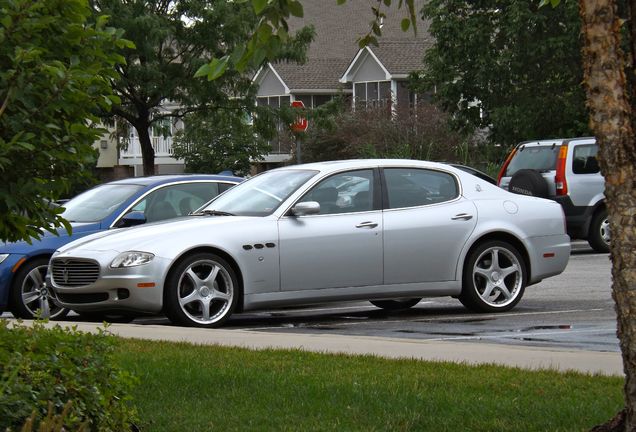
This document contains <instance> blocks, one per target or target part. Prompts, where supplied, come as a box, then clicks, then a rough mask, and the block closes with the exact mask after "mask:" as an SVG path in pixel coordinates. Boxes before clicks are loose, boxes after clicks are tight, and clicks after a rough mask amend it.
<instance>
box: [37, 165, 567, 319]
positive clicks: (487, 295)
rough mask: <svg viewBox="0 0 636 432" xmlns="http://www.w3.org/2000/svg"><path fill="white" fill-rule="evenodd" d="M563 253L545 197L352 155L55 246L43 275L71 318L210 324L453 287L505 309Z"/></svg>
mask: <svg viewBox="0 0 636 432" xmlns="http://www.w3.org/2000/svg"><path fill="white" fill-rule="evenodd" d="M569 254H570V239H569V237H568V236H567V235H566V233H565V224H564V217H563V211H562V210H561V207H560V206H559V204H558V203H556V202H554V201H549V200H545V199H542V198H535V197H528V196H523V195H516V194H512V193H509V192H506V191H504V190H502V189H500V188H498V187H496V186H494V185H492V184H490V183H489V182H487V181H484V180H483V179H481V178H479V177H476V176H474V175H472V174H470V173H467V172H465V171H463V170H460V169H457V168H455V167H452V166H450V165H446V164H440V163H433V162H422V161H408V160H355V161H338V162H324V163H315V164H307V165H297V166H291V167H287V168H280V169H276V170H272V171H267V172H265V173H263V174H260V175H258V176H255V177H253V178H251V179H250V180H247V181H245V182H243V183H241V184H239V185H238V186H235V187H234V188H232V189H230V190H228V191H227V192H225V193H224V194H222V195H220V196H219V197H217V198H215V199H214V200H213V201H211V202H209V203H207V204H206V205H204V206H203V207H201V208H200V209H198V210H196V211H195V212H193V213H191V214H190V215H189V216H186V217H182V218H179V219H175V220H172V221H169V222H159V223H154V224H150V225H145V226H142V227H138V228H135V229H119V230H110V231H107V232H103V233H99V234H95V235H92V236H89V237H85V238H82V239H80V240H77V241H75V242H73V243H70V244H68V245H66V246H63V247H61V248H60V249H59V250H57V251H56V252H55V254H54V255H53V257H52V259H51V262H50V266H49V274H50V277H51V285H52V288H53V290H54V293H55V295H56V296H57V299H58V300H59V302H60V304H61V305H62V306H64V307H67V308H70V309H73V310H75V311H78V312H80V313H87V314H88V313H121V314H128V315H141V314H156V313H165V314H166V315H167V316H168V317H169V318H170V320H171V321H172V322H174V323H176V324H181V325H190V326H201V327H215V326H219V325H221V324H222V323H223V322H224V321H225V320H227V319H228V318H229V317H230V316H231V315H232V314H233V313H238V312H241V311H247V310H254V309H264V308H276V307H281V306H288V305H302V304H314V303H321V302H330V301H344V300H369V301H371V303H373V304H374V305H376V306H378V307H380V308H385V309H400V308H407V307H411V306H413V305H415V304H416V303H417V302H418V301H419V300H420V299H421V298H422V297H433V296H453V297H457V298H458V299H459V300H460V301H461V302H462V303H463V304H464V305H465V306H466V307H468V308H470V309H473V310H477V311H486V312H496V311H507V310H509V309H511V308H512V307H514V306H515V305H516V304H517V303H518V302H519V300H521V297H522V296H523V292H524V289H525V288H526V286H528V285H532V284H536V283H537V282H539V281H541V280H542V279H544V278H547V277H549V276H553V275H556V274H559V273H561V272H562V271H563V270H564V269H565V266H566V265H567V263H568V258H569Z"/></svg>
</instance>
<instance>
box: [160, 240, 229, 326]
mask: <svg viewBox="0 0 636 432" xmlns="http://www.w3.org/2000/svg"><path fill="white" fill-rule="evenodd" d="M212 275H214V278H213V280H211V281H208V278H210V276H212ZM210 282H211V283H210ZM239 296H240V289H239V284H238V279H237V277H236V273H235V272H234V269H232V267H231V266H230V265H229V264H228V263H227V262H226V261H225V260H224V259H223V258H221V257H219V256H218V255H215V254H213V253H207V252H204V253H197V254H193V255H190V256H187V257H185V258H184V259H183V260H181V261H180V262H179V263H177V264H176V266H175V267H174V268H173V269H172V270H171V271H170V274H169V276H168V278H167V280H166V285H165V288H164V311H165V313H166V316H167V317H168V318H169V319H170V321H172V322H173V323H175V324H179V325H183V326H190V327H205V328H214V327H219V326H220V325H221V324H223V323H224V322H225V321H226V320H227V319H228V318H229V317H230V315H232V313H233V312H234V310H235V309H236V305H237V303H238V299H239Z"/></svg>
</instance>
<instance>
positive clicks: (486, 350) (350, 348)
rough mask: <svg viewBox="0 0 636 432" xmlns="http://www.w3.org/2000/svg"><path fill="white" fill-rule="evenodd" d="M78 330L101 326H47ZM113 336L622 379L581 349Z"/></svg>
mask: <svg viewBox="0 0 636 432" xmlns="http://www.w3.org/2000/svg"><path fill="white" fill-rule="evenodd" d="M58 324H59V325H61V326H63V327H77V329H78V330H81V331H86V332H95V331H97V329H98V328H100V327H102V324H96V323H83V322H64V321H56V322H52V323H49V324H47V325H48V326H55V325H58ZM109 331H110V332H111V333H113V334H115V335H118V336H121V337H125V338H135V339H146V340H163V341H172V342H188V343H193V344H200V345H221V346H232V347H241V348H249V349H256V350H260V349H269V348H274V349H299V350H304V351H311V352H318V353H334V354H336V353H337V354H352V355H374V356H379V357H385V358H394V359H397V358H408V359H417V360H427V361H449V362H456V363H464V364H497V365H504V366H510V367H519V368H523V369H531V370H540V369H548V370H556V371H560V372H566V371H577V372H583V373H589V374H600V375H617V376H622V375H623V363H622V358H621V354H620V353H617V352H597V351H580V350H560V349H546V348H539V347H528V346H510V345H500V344H489V343H482V342H478V343H477V342H475V343H468V342H446V341H428V340H417V339H396V338H384V337H372V336H343V335H324V334H310V335H308V334H289V333H286V334H280V333H267V332H256V331H246V330H224V329H213V330H209V329H200V328H183V327H169V326H160V325H135V324H112V325H110V327H109Z"/></svg>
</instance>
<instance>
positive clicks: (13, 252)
mask: <svg viewBox="0 0 636 432" xmlns="http://www.w3.org/2000/svg"><path fill="white" fill-rule="evenodd" d="M242 180H243V179H241V178H239V177H233V176H226V175H203V174H199V175H164V176H154V177H136V178H129V179H124V180H117V181H113V182H110V183H105V184H102V185H99V186H96V187H94V188H92V189H89V190H87V191H86V192H84V193H82V194H80V195H78V196H76V197H75V198H73V199H71V200H70V201H68V202H66V203H64V204H63V206H64V212H63V213H62V216H63V217H64V218H65V219H66V220H68V221H69V222H70V223H71V226H72V227H73V230H72V234H71V235H69V234H68V233H67V232H66V230H65V229H63V228H62V229H60V230H58V235H53V234H50V233H48V232H47V233H45V234H44V235H43V237H42V238H41V239H40V240H33V241H32V243H31V244H28V243H27V242H24V241H22V242H15V243H0V313H1V312H4V311H6V310H9V311H11V313H12V314H13V315H14V316H15V317H16V318H25V319H30V318H33V317H34V316H36V314H38V313H42V314H47V315H49V316H50V318H52V319H55V318H58V319H59V318H62V317H64V316H65V315H66V314H67V313H68V310H67V309H64V308H62V307H60V306H59V305H58V304H57V303H56V302H55V299H54V298H53V297H51V295H50V294H49V292H48V290H47V287H46V283H45V276H46V271H47V267H48V262H49V258H50V257H51V255H52V254H53V252H54V251H55V250H56V249H57V248H59V247H60V246H62V245H64V244H66V243H69V242H71V241H73V240H76V239H78V238H80V237H83V236H86V235H88V234H92V233H95V232H97V231H103V230H107V229H112V228H124V227H131V226H135V225H139V224H143V223H146V222H157V221H161V220H165V219H170V218H175V217H179V216H186V215H187V214H188V213H190V212H191V211H193V210H196V209H197V208H199V207H200V206H201V205H203V204H204V203H206V202H207V201H209V200H211V199H212V198H214V197H216V196H217V195H218V194H220V193H222V192H224V191H226V190H227V189H229V188H231V187H232V186H234V185H235V184H237V183H239V182H241V181H242ZM38 311H39V312H38Z"/></svg>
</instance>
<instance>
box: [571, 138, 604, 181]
mask: <svg viewBox="0 0 636 432" xmlns="http://www.w3.org/2000/svg"><path fill="white" fill-rule="evenodd" d="M596 153H598V146H597V145H596V144H590V145H578V146H576V147H574V153H573V155H572V156H573V157H572V172H573V173H574V174H596V173H597V172H599V171H600V168H599V166H598V161H597V160H596Z"/></svg>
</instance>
